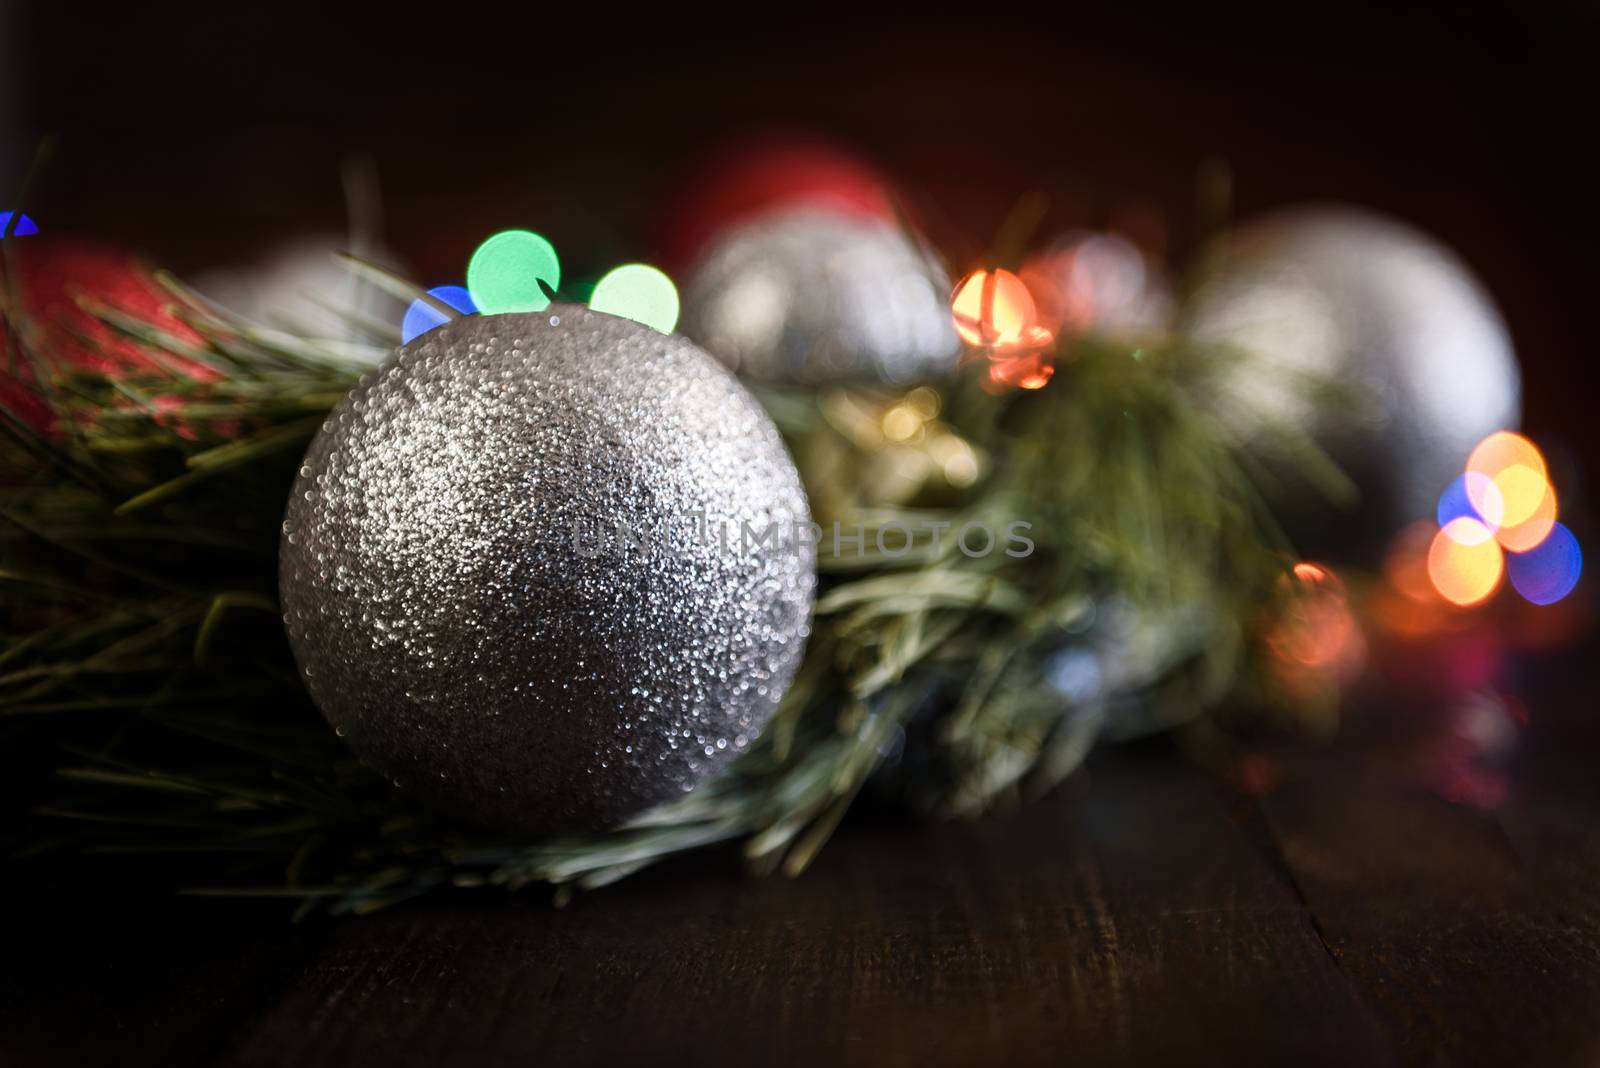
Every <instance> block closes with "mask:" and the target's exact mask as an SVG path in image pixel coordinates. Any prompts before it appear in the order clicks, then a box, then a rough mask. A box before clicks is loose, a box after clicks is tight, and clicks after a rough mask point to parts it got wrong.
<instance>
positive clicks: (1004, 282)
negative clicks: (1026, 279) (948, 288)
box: [950, 270, 1053, 385]
mask: <svg viewBox="0 0 1600 1068" xmlns="http://www.w3.org/2000/svg"><path fill="white" fill-rule="evenodd" d="M950 313H951V317H952V319H953V320H954V322H955V327H956V333H958V334H960V335H961V339H962V340H963V341H965V342H966V343H967V344H968V345H973V346H976V347H978V348H985V349H993V350H1002V351H1003V350H1008V349H1022V348H1039V347H1043V346H1044V345H1048V344H1049V343H1050V342H1051V341H1052V340H1053V338H1052V337H1051V335H1050V332H1049V331H1048V330H1045V329H1044V328H1042V327H1041V326H1040V325H1039V310H1038V307H1037V306H1036V305H1035V304H1034V302H1033V295H1032V294H1031V293H1029V292H1028V287H1027V286H1026V285H1024V284H1023V281H1022V279H1020V278H1018V277H1017V276H1016V275H1014V274H1012V273H1011V272H1010V271H1005V270H994V271H973V272H972V273H971V274H969V275H967V276H966V277H965V278H963V279H962V280H961V281H960V282H959V283H957V284H956V288H955V292H954V294H953V295H952V296H951V298H950ZM1040 384H1041V385H1042V384H1043V383H1040Z"/></svg>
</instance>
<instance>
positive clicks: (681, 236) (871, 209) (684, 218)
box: [656, 134, 895, 273]
mask: <svg viewBox="0 0 1600 1068" xmlns="http://www.w3.org/2000/svg"><path fill="white" fill-rule="evenodd" d="M798 207H818V208H826V209H829V210H834V211H838V212H841V213H844V214H847V215H861V216H867V217H870V218H878V219H888V218H893V217H894V215H895V209H894V204H893V202H892V201H891V198H890V196H889V185H888V183H887V182H886V181H885V180H884V178H883V176H882V175H880V174H879V173H878V172H877V171H876V170H875V169H874V168H873V167H872V166H871V165H870V164H868V163H866V162H864V161H863V160H861V159H860V158H859V157H857V156H855V155H854V154H852V153H850V152H849V151H847V150H845V149H843V148H840V147H839V146H837V145H834V144H831V143H829V142H828V141H825V140H821V139H818V138H809V137H803V136H792V137H791V136H779V135H771V134H769V135H766V136H763V137H759V138H755V139H751V140H748V141H744V142H741V143H739V144H737V145H734V146H731V147H729V148H725V149H723V150H722V151H720V152H718V153H715V154H714V155H712V156H710V157H709V158H708V159H707V160H706V162H705V163H704V164H703V165H702V166H700V167H699V168H698V169H696V170H695V171H694V172H693V173H692V175H691V176H690V178H689V179H688V180H687V181H686V182H684V183H683V184H682V186H681V187H680V189H679V191H678V193H677V195H675V196H673V197H670V198H668V201H667V204H666V207H665V209H664V210H663V211H662V212H661V213H660V216H659V218H660V223H659V227H658V232H657V237H656V245H657V262H659V263H661V264H662V266H663V267H665V268H666V269H667V271H668V272H669V273H673V272H677V271H681V270H683V269H684V268H685V267H686V266H687V265H689V264H691V263H693V262H694V260H695V259H696V258H697V257H698V255H699V253H700V251H701V250H702V249H704V248H705V247H706V245H708V244H709V243H710V242H711V240H712V239H713V238H715V237H716V236H717V235H718V234H720V233H721V232H723V231H724V230H727V229H729V228H731V227H733V226H736V225H738V224H740V223H744V222H749V221H750V220H752V219H755V218H757V217H759V216H761V215H764V214H767V213H768V212H773V211H779V210H784V209H789V208H798Z"/></svg>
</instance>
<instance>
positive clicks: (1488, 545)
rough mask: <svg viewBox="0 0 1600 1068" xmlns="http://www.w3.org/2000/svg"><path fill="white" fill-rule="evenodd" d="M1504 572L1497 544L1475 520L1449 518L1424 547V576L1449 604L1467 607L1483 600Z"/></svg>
mask: <svg viewBox="0 0 1600 1068" xmlns="http://www.w3.org/2000/svg"><path fill="white" fill-rule="evenodd" d="M1474 528H1476V529H1474ZM1504 573H1505V558H1504V556H1502V554H1501V552H1500V546H1499V544H1498V543H1497V542H1496V541H1495V540H1494V535H1493V534H1492V533H1491V532H1490V531H1489V528H1488V527H1485V526H1484V525H1483V524H1482V523H1480V522H1478V521H1477V520H1476V519H1468V518H1466V517H1462V518H1460V519H1452V520H1451V521H1450V522H1449V523H1447V524H1445V526H1444V527H1442V528H1441V529H1440V530H1439V533H1438V534H1436V535H1434V538H1433V544H1432V545H1430V546H1429V547H1428V578H1429V580H1430V581H1431V582H1432V583H1433V588H1434V589H1435V590H1437V591H1438V592H1439V596H1441V597H1443V598H1444V599H1445V600H1447V601H1449V602H1450V603H1451V604H1455V605H1460V606H1461V607H1467V606H1470V605H1475V604H1478V603H1480V602H1482V601H1484V600H1486V599H1487V598H1488V597H1489V595H1490V594H1492V593H1493V592H1494V591H1495V588H1496V587H1498V586H1499V585H1500V578H1501V576H1502V575H1503V574H1504Z"/></svg>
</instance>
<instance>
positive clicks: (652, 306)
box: [589, 263, 678, 334]
mask: <svg viewBox="0 0 1600 1068" xmlns="http://www.w3.org/2000/svg"><path fill="white" fill-rule="evenodd" d="M589 307H590V308H592V309H594V310H595V311H597V312H605V313H606V314H607V315H617V316H621V317H622V318H624V319H632V320H633V321H634V322H636V323H643V324H644V325H645V326H648V327H650V328H651V329H652V330H659V331H660V332H661V333H663V334H670V333H672V328H673V327H675V326H677V325H678V288H677V287H676V286H674V285H673V284H672V279H670V278H668V277H667V276H666V274H664V273H663V272H662V271H660V270H659V269H657V268H655V267H651V266H650V265H649V264H647V263H625V264H623V265H622V266H621V267H614V268H612V269H611V270H610V271H607V272H606V274H605V276H604V277H603V278H601V279H600V281H598V282H596V283H595V287H594V293H593V294H591V295H590V297H589Z"/></svg>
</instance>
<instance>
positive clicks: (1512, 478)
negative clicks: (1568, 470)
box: [1486, 464, 1550, 527]
mask: <svg viewBox="0 0 1600 1068" xmlns="http://www.w3.org/2000/svg"><path fill="white" fill-rule="evenodd" d="M1494 487H1495V489H1497V490H1499V491H1500V501H1501V505H1500V519H1499V522H1498V524H1497V525H1498V526H1502V527H1514V526H1517V525H1518V524H1521V523H1526V522H1527V521H1528V520H1530V519H1532V518H1534V516H1535V514H1536V513H1537V512H1538V511H1539V508H1540V506H1541V505H1543V504H1544V499H1545V498H1546V497H1547V496H1550V482H1549V480H1548V479H1546V478H1545V476H1544V473H1543V472H1541V471H1537V470H1535V469H1534V468H1531V467H1529V466H1527V465H1526V464H1512V465H1511V466H1510V467H1508V468H1506V469H1505V470H1503V471H1501V472H1500V473H1499V474H1497V475H1495V476H1494ZM1486 496H1489V497H1492V496H1493V494H1486Z"/></svg>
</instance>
